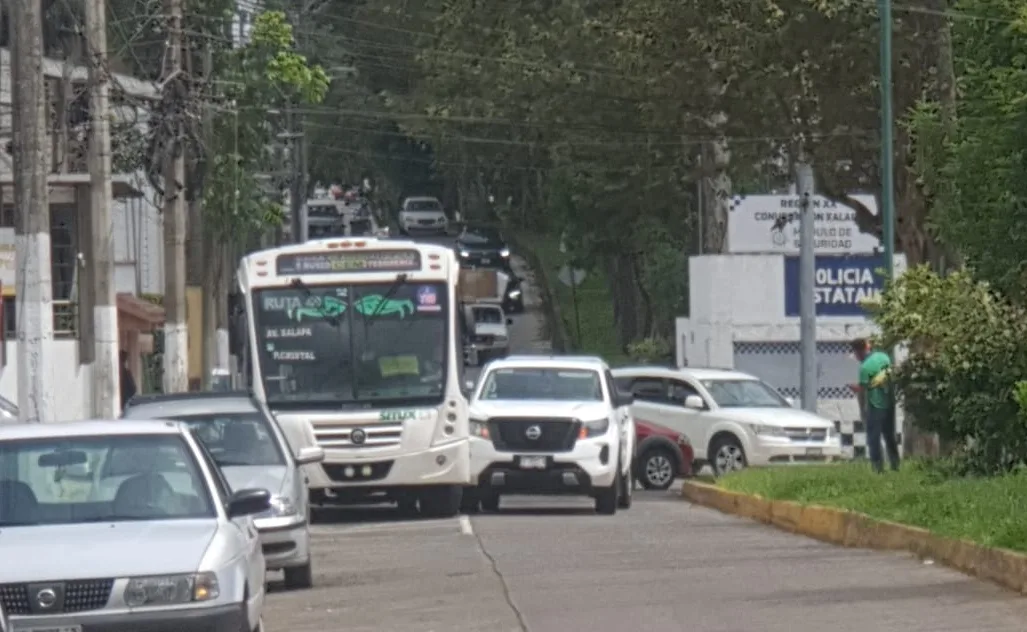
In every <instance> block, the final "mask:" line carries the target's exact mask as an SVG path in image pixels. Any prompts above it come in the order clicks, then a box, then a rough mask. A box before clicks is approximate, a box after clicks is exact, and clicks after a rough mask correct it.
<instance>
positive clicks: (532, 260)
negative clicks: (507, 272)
mask: <svg viewBox="0 0 1027 632" xmlns="http://www.w3.org/2000/svg"><path fill="white" fill-rule="evenodd" d="M507 241H508V242H509V243H510V245H511V246H513V247H514V249H515V250H516V251H517V254H518V255H520V256H521V257H523V258H524V260H525V261H526V262H527V264H528V267H529V268H531V269H532V271H533V272H534V273H535V282H536V283H537V284H538V291H539V294H541V295H542V315H543V317H544V318H545V321H546V326H547V327H548V329H549V338H550V342H551V343H552V345H553V351H554V352H556V353H566V352H567V351H568V349H569V346H568V341H569V340H570V338H569V337H568V335H567V329H566V327H565V325H564V322H563V315H562V314H561V313H560V306H559V305H558V304H557V302H556V297H555V296H554V294H553V290H552V287H553V286H552V279H551V278H550V274H549V271H548V270H546V267H545V265H543V263H542V260H541V259H539V257H538V255H537V254H535V251H534V250H532V249H531V248H530V247H528V246H527V245H526V244H525V243H524V242H522V241H521V236H520V235H519V234H518V233H517V232H516V231H513V230H511V231H509V233H508V234H507Z"/></svg>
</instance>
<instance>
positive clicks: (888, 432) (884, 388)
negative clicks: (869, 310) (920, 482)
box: [852, 338, 899, 472]
mask: <svg viewBox="0 0 1027 632" xmlns="http://www.w3.org/2000/svg"><path fill="white" fill-rule="evenodd" d="M852 351H853V353H854V354H855V355H856V359H857V360H859V363H860V364H859V384H858V385H856V386H854V387H853V388H854V390H855V391H856V394H857V397H859V398H860V400H861V406H860V409H861V410H862V411H863V420H864V424H863V425H864V427H865V428H866V435H867V452H868V453H869V457H870V463H871V465H873V467H874V470H876V471H878V472H880V471H882V470H883V469H884V461H883V459H882V458H881V440H882V439H883V440H884V446H885V449H886V450H887V452H888V463H889V465H891V469H893V470H897V469H899V446H898V442H897V441H896V439H895V399H894V397H893V394H892V388H891V383H890V382H889V379H888V378H889V374H890V372H891V358H890V357H888V354H887V353H885V352H884V351H881V350H880V349H873V348H872V347H871V346H870V343H869V342H868V341H866V340H864V339H862V338H859V339H857V340H854V341H853V342H852Z"/></svg>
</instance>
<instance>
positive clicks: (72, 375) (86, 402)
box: [0, 340, 93, 421]
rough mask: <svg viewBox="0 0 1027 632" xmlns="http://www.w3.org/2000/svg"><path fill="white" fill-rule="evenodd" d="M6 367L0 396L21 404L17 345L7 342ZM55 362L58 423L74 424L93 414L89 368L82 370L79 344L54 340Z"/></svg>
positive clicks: (3, 372) (1, 378)
mask: <svg viewBox="0 0 1027 632" xmlns="http://www.w3.org/2000/svg"><path fill="white" fill-rule="evenodd" d="M6 345H7V349H6V351H7V365H6V366H4V367H3V370H0V395H3V396H4V397H5V398H7V399H8V400H10V401H12V402H15V403H17V402H18V345H17V343H16V342H14V341H8V342H7V343H6ZM54 352H55V354H56V356H57V357H56V358H55V359H54V362H53V367H54V372H55V374H56V375H55V376H54V380H53V383H54V384H56V385H57V387H58V389H59V390H60V393H59V394H58V396H57V397H56V398H55V401H54V404H55V408H56V411H57V416H56V418H57V421H75V420H78V419H83V418H86V417H88V416H89V411H90V410H92V404H93V402H92V394H91V391H90V388H89V385H90V382H91V376H90V374H89V370H90V367H88V366H82V365H80V364H79V361H78V341H77V340H55V341H54Z"/></svg>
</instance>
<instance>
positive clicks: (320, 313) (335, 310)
mask: <svg viewBox="0 0 1027 632" xmlns="http://www.w3.org/2000/svg"><path fill="white" fill-rule="evenodd" d="M315 300H316V299H315ZM319 302H320V305H306V306H304V307H299V306H296V307H290V308H289V318H290V319H292V320H295V321H296V322H298V323H300V322H303V319H304V317H306V318H336V317H338V316H342V315H343V314H345V313H346V303H345V302H344V301H343V300H342V299H338V298H335V297H334V296H325V297H323V298H321V299H320V301H319Z"/></svg>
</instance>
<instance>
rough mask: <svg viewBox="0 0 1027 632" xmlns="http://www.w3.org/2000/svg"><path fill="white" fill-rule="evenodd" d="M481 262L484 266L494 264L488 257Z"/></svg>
mask: <svg viewBox="0 0 1027 632" xmlns="http://www.w3.org/2000/svg"><path fill="white" fill-rule="evenodd" d="M481 262H482V264H484V265H488V264H490V263H492V259H489V258H488V257H483V258H482V260H481Z"/></svg>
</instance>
